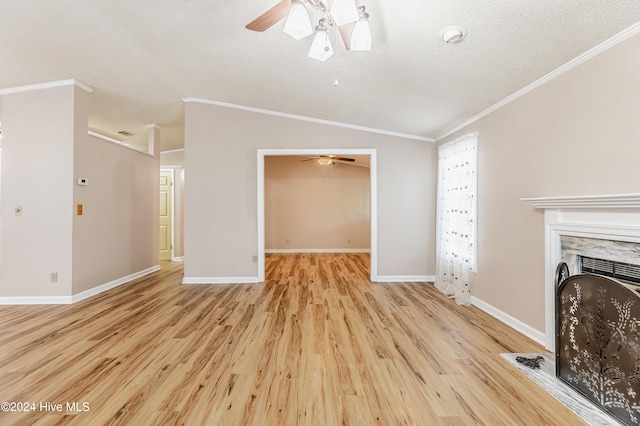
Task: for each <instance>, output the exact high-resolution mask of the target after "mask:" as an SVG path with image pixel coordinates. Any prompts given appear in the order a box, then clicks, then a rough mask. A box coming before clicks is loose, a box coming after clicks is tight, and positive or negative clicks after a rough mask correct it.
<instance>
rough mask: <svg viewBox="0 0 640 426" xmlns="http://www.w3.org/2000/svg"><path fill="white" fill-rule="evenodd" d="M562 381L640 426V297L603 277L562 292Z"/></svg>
mask: <svg viewBox="0 0 640 426" xmlns="http://www.w3.org/2000/svg"><path fill="white" fill-rule="evenodd" d="M556 339H557V341H556V376H557V377H559V378H560V379H561V380H562V381H563V382H565V383H566V384H568V385H569V386H570V387H572V388H574V389H575V390H577V391H578V392H580V393H581V394H583V395H584V396H585V397H586V398H588V399H589V400H591V401H593V402H594V403H595V404H596V405H599V406H601V407H602V409H603V410H605V411H606V412H608V413H610V414H611V415H613V416H614V417H616V418H618V419H619V420H621V421H622V422H624V423H625V424H640V423H639V422H640V420H639V419H640V295H638V293H637V292H635V291H633V290H631V289H629V288H627V287H626V286H624V285H623V284H621V283H619V282H618V281H615V280H613V279H609V278H606V277H603V276H599V275H590V274H583V275H574V276H571V277H568V278H566V279H564V280H563V281H562V282H561V283H560V284H559V285H558V288H557V299H556Z"/></svg>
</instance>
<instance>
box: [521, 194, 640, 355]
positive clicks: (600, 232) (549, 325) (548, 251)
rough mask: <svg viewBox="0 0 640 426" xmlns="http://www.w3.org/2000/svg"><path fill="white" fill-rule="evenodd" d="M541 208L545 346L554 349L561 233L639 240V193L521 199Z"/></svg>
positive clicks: (613, 239) (587, 236)
mask: <svg viewBox="0 0 640 426" xmlns="http://www.w3.org/2000/svg"><path fill="white" fill-rule="evenodd" d="M520 200H521V201H523V202H525V203H528V204H530V205H532V206H533V207H535V208H536V209H544V212H545V214H544V223H545V227H544V232H545V283H544V285H545V336H544V341H545V347H546V348H547V349H549V350H551V351H552V352H554V350H555V273H556V267H557V265H558V263H559V262H560V260H561V250H560V239H561V237H562V236H563V235H567V236H579V237H586V238H598V239H603V240H612V241H626V242H634V243H640V194H637V193H636V194H607V195H581V196H566V197H537V198H521V199H520Z"/></svg>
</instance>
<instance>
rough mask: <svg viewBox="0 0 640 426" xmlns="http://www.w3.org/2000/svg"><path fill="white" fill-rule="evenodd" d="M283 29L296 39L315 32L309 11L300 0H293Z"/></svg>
mask: <svg viewBox="0 0 640 426" xmlns="http://www.w3.org/2000/svg"><path fill="white" fill-rule="evenodd" d="M283 31H284V32H285V34H288V35H290V36H291V37H293V38H294V39H296V40H301V39H303V38H305V37H306V36H308V35H311V34H313V27H312V26H311V20H310V19H309V13H308V12H307V9H306V8H305V7H304V4H303V3H302V2H301V1H300V0H292V2H291V9H289V14H288V15H287V20H286V22H285V23H284V29H283Z"/></svg>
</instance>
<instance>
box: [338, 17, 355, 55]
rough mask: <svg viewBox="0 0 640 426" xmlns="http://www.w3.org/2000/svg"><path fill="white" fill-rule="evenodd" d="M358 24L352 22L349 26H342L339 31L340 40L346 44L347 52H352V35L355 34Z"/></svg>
mask: <svg viewBox="0 0 640 426" xmlns="http://www.w3.org/2000/svg"><path fill="white" fill-rule="evenodd" d="M355 26H356V23H355V22H351V23H349V24H344V25H340V26H339V27H338V29H339V30H340V38H342V42H343V43H344V47H345V48H346V49H347V50H351V34H352V33H353V29H354V28H355Z"/></svg>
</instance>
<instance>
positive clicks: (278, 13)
mask: <svg viewBox="0 0 640 426" xmlns="http://www.w3.org/2000/svg"><path fill="white" fill-rule="evenodd" d="M289 9H291V0H282V1H280V3H278V4H276V5H275V6H273V7H272V8H271V9H269V10H267V11H266V12H265V13H263V14H262V15H260V16H258V17H257V18H256V19H254V20H253V21H251V22H249V23H248V24H247V26H246V27H245V28H247V29H248V30H252V31H259V32H262V31H265V30H268V29H269V28H271V27H272V26H273V25H275V24H277V23H278V22H280V21H281V20H283V19H284V18H285V17H286V16H287V14H288V13H289Z"/></svg>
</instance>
